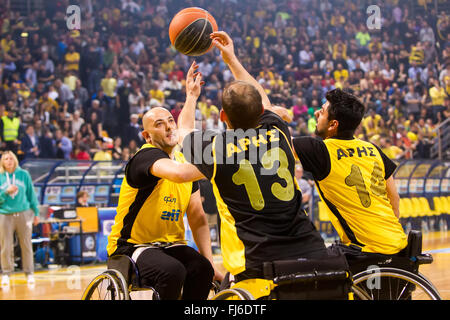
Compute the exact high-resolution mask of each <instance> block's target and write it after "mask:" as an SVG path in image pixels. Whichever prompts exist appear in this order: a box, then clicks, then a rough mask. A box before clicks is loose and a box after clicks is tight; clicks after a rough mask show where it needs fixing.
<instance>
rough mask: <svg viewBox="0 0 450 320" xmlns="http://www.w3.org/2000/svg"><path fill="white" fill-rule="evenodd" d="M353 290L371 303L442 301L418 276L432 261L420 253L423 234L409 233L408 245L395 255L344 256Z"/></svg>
mask: <svg viewBox="0 0 450 320" xmlns="http://www.w3.org/2000/svg"><path fill="white" fill-rule="evenodd" d="M346 256H347V261H348V263H349V266H350V270H351V271H352V274H353V287H354V288H355V289H357V290H359V291H360V292H361V293H363V294H364V295H367V296H368V297H369V298H370V299H371V300H441V299H442V298H441V296H440V294H439V292H438V290H437V289H436V288H435V286H434V285H433V284H432V283H431V281H429V280H428V279H427V278H426V277H425V276H424V275H422V274H421V273H420V272H419V266H420V265H423V264H430V263H432V262H433V257H432V256H431V255H430V254H424V253H422V233H421V232H420V231H417V230H411V231H410V232H409V234H408V244H407V246H406V248H405V249H404V250H402V251H401V252H400V253H399V254H397V255H381V254H370V255H364V254H363V255H361V256H356V257H352V256H351V255H346Z"/></svg>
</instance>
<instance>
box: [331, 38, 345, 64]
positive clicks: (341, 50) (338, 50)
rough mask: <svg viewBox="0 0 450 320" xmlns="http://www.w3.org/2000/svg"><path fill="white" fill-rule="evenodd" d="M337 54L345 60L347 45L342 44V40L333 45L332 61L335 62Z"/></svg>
mask: <svg viewBox="0 0 450 320" xmlns="http://www.w3.org/2000/svg"><path fill="white" fill-rule="evenodd" d="M338 54H340V56H341V57H342V58H343V59H345V60H347V45H346V44H345V43H344V42H342V40H339V41H338V42H337V43H335V44H334V45H333V59H334V60H336V58H337V57H338Z"/></svg>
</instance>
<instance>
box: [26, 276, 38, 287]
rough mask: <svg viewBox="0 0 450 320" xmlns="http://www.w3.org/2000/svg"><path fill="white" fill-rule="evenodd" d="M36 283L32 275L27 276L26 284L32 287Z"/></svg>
mask: <svg viewBox="0 0 450 320" xmlns="http://www.w3.org/2000/svg"><path fill="white" fill-rule="evenodd" d="M35 283H36V280H34V276H33V275H32V274H29V275H28V277H27V284H29V285H30V286H32V285H34V284H35Z"/></svg>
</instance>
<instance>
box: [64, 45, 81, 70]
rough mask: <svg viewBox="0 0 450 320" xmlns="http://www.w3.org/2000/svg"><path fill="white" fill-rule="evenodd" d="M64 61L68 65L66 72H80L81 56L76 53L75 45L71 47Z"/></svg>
mask: <svg viewBox="0 0 450 320" xmlns="http://www.w3.org/2000/svg"><path fill="white" fill-rule="evenodd" d="M64 61H65V63H66V66H65V67H66V70H73V71H77V72H78V70H79V68H80V54H79V53H78V52H76V51H75V46H74V45H70V46H69V51H68V52H67V53H66V54H65V55H64Z"/></svg>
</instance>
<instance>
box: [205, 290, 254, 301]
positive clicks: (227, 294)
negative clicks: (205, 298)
mask: <svg viewBox="0 0 450 320" xmlns="http://www.w3.org/2000/svg"><path fill="white" fill-rule="evenodd" d="M211 300H255V298H253V296H252V294H251V293H250V292H248V291H247V290H245V289H241V288H236V289H226V290H222V291H220V292H219V293H217V294H216V295H215V296H214V297H212V299H211Z"/></svg>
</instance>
